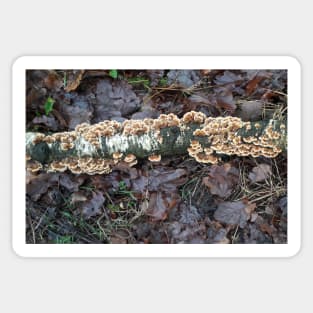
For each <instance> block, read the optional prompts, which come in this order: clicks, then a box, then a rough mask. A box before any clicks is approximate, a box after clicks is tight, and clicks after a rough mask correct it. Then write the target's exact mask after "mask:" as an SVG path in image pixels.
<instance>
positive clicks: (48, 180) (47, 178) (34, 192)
mask: <svg viewBox="0 0 313 313" xmlns="http://www.w3.org/2000/svg"><path fill="white" fill-rule="evenodd" d="M58 181H59V174H58V173H41V174H39V175H37V176H35V177H33V178H32V179H31V180H30V181H29V183H28V184H27V185H26V193H27V194H28V195H29V196H30V197H31V199H32V200H33V201H37V200H38V199H39V198H40V197H41V195H42V194H44V193H46V192H47V190H48V189H49V188H50V187H51V186H54V185H56V184H57V183H58Z"/></svg>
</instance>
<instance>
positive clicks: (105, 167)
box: [47, 157, 113, 175]
mask: <svg viewBox="0 0 313 313" xmlns="http://www.w3.org/2000/svg"><path fill="white" fill-rule="evenodd" d="M112 163H113V162H112V160H109V159H101V158H91V157H82V158H74V157H72V158H65V159H62V160H59V161H53V162H52V163H50V164H49V165H48V167H47V171H48V172H64V171H66V170H67V169H68V170H70V171H71V172H72V173H73V174H89V175H94V174H108V173H110V172H111V171H112V169H111V166H112Z"/></svg>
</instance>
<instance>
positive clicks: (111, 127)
mask: <svg viewBox="0 0 313 313" xmlns="http://www.w3.org/2000/svg"><path fill="white" fill-rule="evenodd" d="M120 128H121V124H120V123H119V122H117V121H103V122H100V123H98V124H94V125H89V124H87V123H83V124H80V125H77V126H76V127H75V132H76V133H77V134H78V135H79V136H82V137H83V138H84V139H85V140H86V141H88V142H89V143H91V144H92V145H93V146H94V147H96V148H100V146H101V140H100V138H101V137H110V136H113V135H115V134H117V133H118V132H119V131H120Z"/></svg>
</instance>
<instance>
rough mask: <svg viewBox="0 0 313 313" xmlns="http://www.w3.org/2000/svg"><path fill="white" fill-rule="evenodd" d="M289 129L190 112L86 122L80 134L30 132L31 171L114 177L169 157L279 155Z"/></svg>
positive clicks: (213, 159)
mask: <svg viewBox="0 0 313 313" xmlns="http://www.w3.org/2000/svg"><path fill="white" fill-rule="evenodd" d="M286 145H287V132H286V125H285V123H284V122H282V121H277V120H268V121H259V122H244V121H242V120H241V119H240V118H237V117H230V116H229V117H224V118H223V117H217V118H212V117H206V116H205V115H204V114H203V113H200V112H194V111H191V112H188V113H186V114H185V115H184V116H183V118H181V119H179V118H178V117H177V116H176V115H174V114H168V115H164V114H161V115H160V117H159V118H158V119H144V120H127V121H125V122H123V123H119V122H116V121H103V122H100V123H98V124H95V125H89V124H85V123H84V124H81V125H78V126H76V128H75V130H74V131H70V132H63V133H55V134H52V135H45V134H42V133H27V134H26V159H27V168H28V169H29V170H30V171H32V172H36V171H39V170H41V169H44V170H47V171H52V172H54V171H61V172H62V171H65V170H67V169H69V170H70V171H72V172H73V173H75V174H80V173H87V174H91V175H92V174H103V173H109V172H110V171H111V170H112V167H113V166H114V165H116V164H118V163H121V162H123V163H126V164H128V165H129V166H133V165H134V164H136V163H137V160H138V159H141V158H148V159H149V160H150V161H151V162H158V161H160V160H161V157H163V156H173V155H182V154H189V155H190V156H191V157H193V158H195V159H196V160H197V161H198V162H202V163H211V164H215V163H217V162H218V161H219V160H220V157H221V156H222V155H238V156H248V155H250V156H252V157H258V156H265V157H269V158H273V157H276V156H277V155H278V154H279V153H280V152H281V151H283V150H285V149H286Z"/></svg>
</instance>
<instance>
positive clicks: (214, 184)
mask: <svg viewBox="0 0 313 313" xmlns="http://www.w3.org/2000/svg"><path fill="white" fill-rule="evenodd" d="M238 180H239V171H238V170H237V169H236V168H235V167H232V166H231V165H230V164H229V163H225V164H223V165H212V166H211V168H210V172H209V174H208V176H207V177H204V178H203V179H202V182H203V184H204V185H205V186H207V187H208V188H209V190H210V192H211V194H213V195H218V196H219V197H221V198H227V197H229V196H230V195H231V193H232V191H233V188H234V187H235V185H236V184H237V183H238Z"/></svg>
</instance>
